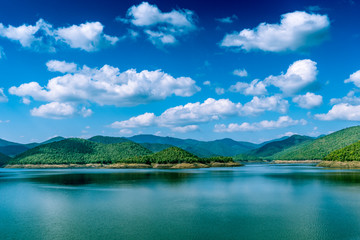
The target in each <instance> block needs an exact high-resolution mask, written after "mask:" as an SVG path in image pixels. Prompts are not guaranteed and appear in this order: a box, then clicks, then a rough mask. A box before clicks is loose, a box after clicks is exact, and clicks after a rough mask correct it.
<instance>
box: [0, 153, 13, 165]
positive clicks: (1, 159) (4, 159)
mask: <svg viewBox="0 0 360 240" xmlns="http://www.w3.org/2000/svg"><path fill="white" fill-rule="evenodd" d="M10 159H11V158H10V157H8V156H6V155H5V154H2V153H0V167H2V166H4V165H6V164H7V163H8V162H9V161H10Z"/></svg>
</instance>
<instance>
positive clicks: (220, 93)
mask: <svg viewBox="0 0 360 240" xmlns="http://www.w3.org/2000/svg"><path fill="white" fill-rule="evenodd" d="M215 92H216V94H217V95H222V94H224V93H225V89H223V88H215Z"/></svg>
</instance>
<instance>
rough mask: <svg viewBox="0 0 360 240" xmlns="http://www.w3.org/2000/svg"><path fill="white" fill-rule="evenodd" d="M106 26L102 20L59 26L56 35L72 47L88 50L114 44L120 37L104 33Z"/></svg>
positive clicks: (95, 49) (91, 50)
mask: <svg viewBox="0 0 360 240" xmlns="http://www.w3.org/2000/svg"><path fill="white" fill-rule="evenodd" d="M103 30H104V26H103V25H102V24H101V23H100V22H87V23H82V24H80V25H72V26H70V27H63V28H58V29H57V30H56V31H55V33H56V36H57V37H58V38H59V39H61V40H62V41H64V42H65V43H67V44H68V45H69V46H70V47H72V48H80V49H82V50H85V51H87V52H93V51H97V50H99V49H101V48H104V47H107V46H110V45H114V44H116V42H117V41H119V38H117V37H112V36H109V35H106V34H104V33H103Z"/></svg>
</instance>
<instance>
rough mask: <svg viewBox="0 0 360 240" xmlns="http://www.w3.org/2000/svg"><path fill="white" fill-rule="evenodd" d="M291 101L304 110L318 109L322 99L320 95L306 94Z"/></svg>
mask: <svg viewBox="0 0 360 240" xmlns="http://www.w3.org/2000/svg"><path fill="white" fill-rule="evenodd" d="M292 100H293V102H295V103H297V104H298V105H299V106H300V107H301V108H306V109H311V108H315V107H318V106H320V105H321V104H322V103H323V97H322V96H321V95H316V94H314V93H310V92H307V93H306V94H305V95H297V96H295V97H293V99H292Z"/></svg>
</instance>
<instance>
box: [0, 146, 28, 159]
mask: <svg viewBox="0 0 360 240" xmlns="http://www.w3.org/2000/svg"><path fill="white" fill-rule="evenodd" d="M27 150H29V148H28V147H26V146H25V145H20V144H19V145H8V146H3V147H0V153H2V154H5V155H7V156H16V155H18V154H20V153H23V152H25V151H27Z"/></svg>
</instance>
